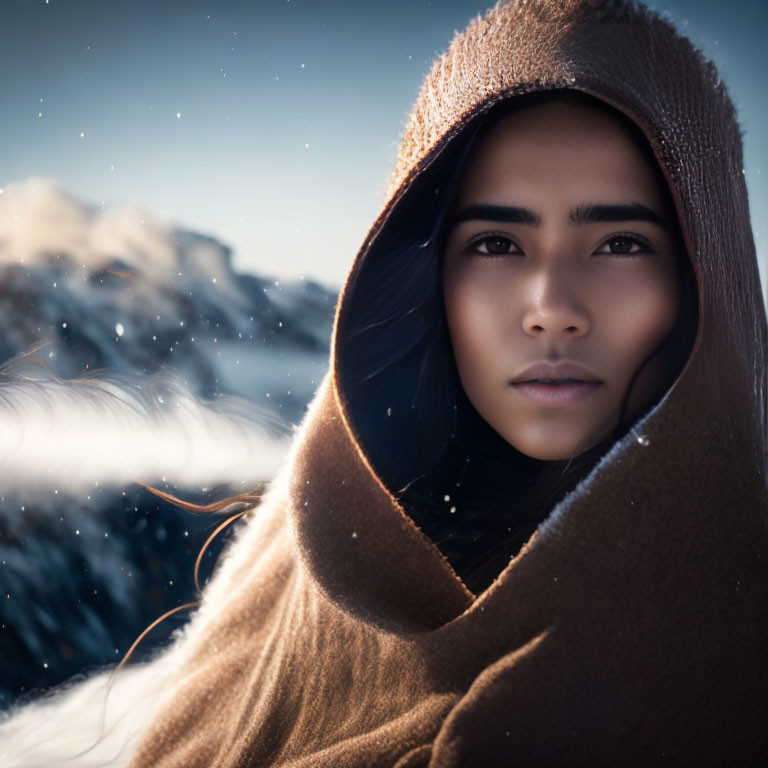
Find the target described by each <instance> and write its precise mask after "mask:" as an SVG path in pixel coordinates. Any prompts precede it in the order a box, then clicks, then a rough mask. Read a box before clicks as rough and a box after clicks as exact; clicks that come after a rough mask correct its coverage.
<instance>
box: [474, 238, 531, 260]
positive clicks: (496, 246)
mask: <svg viewBox="0 0 768 768" xmlns="http://www.w3.org/2000/svg"><path fill="white" fill-rule="evenodd" d="M470 250H471V251H475V252H476V253H485V254H488V255H490V256H503V255H505V254H508V253H520V249H519V248H518V247H517V246H516V245H515V243H514V242H513V241H512V240H510V239H509V238H508V237H503V236H502V235H489V236H488V237H484V238H482V239H480V240H475V242H474V243H473V244H472V245H471V246H470Z"/></svg>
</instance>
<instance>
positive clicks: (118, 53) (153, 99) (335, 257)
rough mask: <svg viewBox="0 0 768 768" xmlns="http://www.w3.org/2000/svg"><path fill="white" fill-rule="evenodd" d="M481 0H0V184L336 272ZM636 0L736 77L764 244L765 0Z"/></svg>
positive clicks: (291, 266) (253, 261) (333, 281)
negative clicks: (54, 183)
mask: <svg viewBox="0 0 768 768" xmlns="http://www.w3.org/2000/svg"><path fill="white" fill-rule="evenodd" d="M489 4H490V3H487V2H477V1H476V0H444V1H442V2H440V1H439V0H432V1H431V2H429V1H427V0H394V1H393V2H388V3H348V2H340V0H333V1H332V2H310V0H255V1H251V2H244V1H242V0H220V1H219V2H215V1H214V0H164V2H154V1H153V0H133V1H132V2H119V1H118V0H109V1H107V2H105V0H48V1H46V0H5V2H4V3H3V4H2V9H1V10H0V66H2V71H3V72H4V73H5V76H4V78H3V84H2V87H0V136H2V138H3V143H2V147H3V151H2V161H3V162H2V171H1V172H0V186H2V185H3V184H8V183H10V182H13V181H21V180H23V179H26V178H28V177H31V176H41V177H47V178H53V179H56V180H58V181H59V182H60V183H61V185H62V186H63V188H64V189H66V190H68V191H70V192H71V193H73V194H74V195H76V196H77V197H79V198H81V199H83V200H85V201H87V202H90V203H94V204H97V205H99V204H103V205H104V206H105V208H106V209H109V208H110V207H112V206H116V205H119V204H123V203H138V204H141V205H142V206H144V207H145V208H146V209H148V210H149V211H152V212H153V213H154V214H155V215H157V216H159V217H160V218H161V219H165V220H170V221H173V222H176V223H179V224H180V225H182V226H185V227H188V228H191V229H195V230H197V231H201V232H204V233H207V234H210V235H213V236H215V237H216V238H218V239H219V240H221V241H222V242H224V243H226V244H228V245H229V246H231V247H232V249H233V255H234V264H235V266H236V267H237V268H239V269H241V270H246V271H252V272H256V273H261V274H267V275H273V276H277V277H298V276H300V275H304V276H308V277H314V278H316V279H319V280H321V281H322V282H324V283H326V284H328V285H329V286H335V285H338V284H339V283H340V282H341V281H342V279H343V277H344V274H345V272H346V270H347V268H348V266H349V264H350V263H351V260H352V258H353V256H354V254H355V252H356V250H357V248H358V247H359V245H360V243H361V242H362V239H363V237H364V235H365V233H366V231H367V229H368V227H369V226H370V224H371V223H372V221H373V219H374V217H375V215H376V213H377V212H378V210H379V208H380V206H381V205H382V203H383V201H384V190H385V186H386V182H387V180H388V177H389V174H390V172H391V169H392V164H393V162H394V158H395V154H396V149H397V144H398V140H399V136H400V133H401V130H402V127H403V125H404V122H405V119H406V117H407V115H408V112H409V110H410V107H411V105H412V103H413V101H414V100H415V97H416V94H417V91H418V88H419V85H420V83H421V80H422V78H423V76H424V74H425V73H426V72H427V71H428V68H429V65H430V62H431V61H432V59H433V58H434V57H435V56H436V55H437V54H438V53H440V52H441V51H442V50H443V49H444V48H445V47H446V46H447V44H448V42H449V40H450V39H451V37H452V36H453V34H454V31H455V30H457V29H462V28H463V27H464V26H465V25H466V23H467V21H468V20H469V19H470V18H472V17H473V16H475V15H476V14H477V13H479V12H482V11H484V10H485V9H486V8H487V7H488V5H489ZM650 4H651V5H652V6H654V7H656V8H658V9H660V10H662V11H664V12H666V13H668V15H669V17H670V18H671V19H672V21H674V22H675V23H676V24H678V25H679V26H680V27H681V28H682V29H683V31H685V33H686V34H688V36H689V37H690V38H691V39H692V40H693V42H694V43H695V44H696V45H698V46H699V47H701V48H702V49H703V50H704V51H705V53H706V54H707V55H708V56H710V57H711V58H713V59H714V61H715V62H716V64H717V65H718V66H719V68H720V71H721V73H722V74H723V76H724V79H725V80H726V82H727V83H728V84H729V86H730V88H731V92H732V95H733V98H734V101H735V102H736V104H737V106H738V109H739V115H740V119H741V122H742V125H743V127H744V130H745V142H746V169H747V182H748V184H749V188H750V192H751V195H752V213H753V221H754V229H755V231H756V234H757V236H758V248H759V252H760V255H761V259H762V260H765V258H766V256H767V254H766V248H765V245H764V242H763V241H764V239H765V238H766V234H765V232H764V231H763V230H764V224H763V222H764V219H765V210H766V204H767V203H768V182H766V178H765V176H766V174H765V172H764V170H763V169H765V168H766V167H768V163H767V162H766V161H767V159H768V132H766V130H765V128H764V126H765V125H766V122H767V121H768V99H767V98H766V96H765V91H764V87H763V83H762V82H761V73H765V72H766V71H768V53H767V49H766V46H765V41H764V31H765V29H766V27H767V26H768V24H767V22H768V10H766V8H767V6H766V5H765V4H764V3H757V2H747V1H746V0H734V2H731V3H727V4H726V3H722V2H713V1H711V0H651V2H650Z"/></svg>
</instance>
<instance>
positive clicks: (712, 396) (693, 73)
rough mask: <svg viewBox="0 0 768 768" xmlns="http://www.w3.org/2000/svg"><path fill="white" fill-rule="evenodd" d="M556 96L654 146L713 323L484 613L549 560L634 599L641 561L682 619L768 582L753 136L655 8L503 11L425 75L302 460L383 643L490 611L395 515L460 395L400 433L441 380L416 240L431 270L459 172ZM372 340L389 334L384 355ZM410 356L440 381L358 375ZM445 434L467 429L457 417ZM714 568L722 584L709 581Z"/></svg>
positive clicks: (317, 542)
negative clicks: (494, 129) (396, 410)
mask: <svg viewBox="0 0 768 768" xmlns="http://www.w3.org/2000/svg"><path fill="white" fill-rule="evenodd" d="M560 89H568V90H575V91H580V92H582V93H584V94H587V95H589V96H592V97H594V98H597V99H599V100H601V101H603V102H605V103H606V104H608V105H610V106H611V107H613V108H615V109H616V110H618V111H619V112H621V113H623V114H624V115H625V116H626V117H627V118H629V119H630V120H631V121H632V122H633V123H634V124H635V125H636V126H637V127H638V128H639V129H640V130H641V131H642V133H643V134H644V136H645V138H646V139H647V142H648V144H649V146H650V148H651V150H652V152H653V154H654V156H655V158H656V160H657V163H658V166H659V168H660V169H661V172H662V174H663V176H664V178H665V180H666V182H667V185H668V188H669V191H670V194H671V197H672V200H673V203H674V206H675V209H676V212H677V216H678V220H679V225H680V230H681V234H682V238H683V241H684V244H685V249H686V251H687V254H688V257H689V259H690V262H691V268H692V273H693V276H694V282H695V293H696V296H695V300H696V303H697V309H698V325H697V328H696V333H695V339H693V342H692V347H691V351H690V355H689V357H688V360H687V363H686V364H685V366H684V367H683V369H682V371H681V372H680V373H679V375H678V376H677V378H676V379H675V380H674V381H673V382H672V384H671V386H670V387H669V388H668V390H667V391H666V394H665V395H664V396H663V397H662V398H661V400H660V401H659V402H657V403H655V404H654V406H653V408H651V410H650V411H648V412H647V413H645V414H644V415H643V416H642V418H640V419H639V420H638V421H637V422H636V423H635V424H634V425H633V426H632V427H631V428H630V429H629V431H628V432H626V434H624V435H623V437H622V438H621V439H620V440H618V441H617V442H616V443H615V444H613V445H612V446H610V448H609V450H608V451H607V452H606V453H605V454H604V455H603V456H602V458H600V460H599V461H598V462H597V463H596V465H595V466H594V467H593V468H592V469H591V471H590V472H589V474H588V476H587V477H586V478H584V479H583V480H582V481H581V482H580V483H579V484H578V486H577V487H576V488H575V489H573V490H572V491H571V492H570V493H569V494H568V495H567V496H566V497H565V498H564V499H562V500H561V501H560V502H559V503H558V504H557V505H556V506H555V507H554V509H552V510H551V511H549V512H548V514H547V516H546V519H545V520H544V521H543V522H542V523H541V525H539V526H538V529H537V530H536V532H535V534H534V535H533V536H532V538H531V540H530V541H529V542H528V544H527V545H526V546H525V548H524V549H523V551H522V552H521V554H520V555H519V556H517V557H515V558H514V559H513V560H512V561H511V562H510V564H509V565H508V566H507V567H506V568H505V569H504V571H502V573H501V575H500V576H499V578H498V579H497V580H496V581H495V582H494V583H493V585H492V586H491V587H490V589H488V590H487V592H485V593H484V594H483V595H482V596H481V597H480V598H479V599H480V600H481V601H484V600H491V599H493V597H492V596H493V595H498V594H500V593H504V591H505V590H514V589H521V588H522V586H521V582H520V581H519V580H520V579H523V578H524V577H523V574H527V576H525V578H529V577H530V573H532V572H533V571H535V570H536V568H537V567H538V566H537V565H536V564H537V563H538V562H540V561H542V562H543V560H541V559H542V558H545V559H546V558H548V557H551V558H555V559H556V560H557V562H558V563H560V564H561V565H562V567H563V568H564V569H565V570H567V569H568V568H569V567H572V568H573V569H574V570H578V571H579V572H580V573H581V578H582V579H584V580H586V581H585V582H584V583H583V584H582V586H583V587H584V588H586V589H589V584H590V583H591V584H593V585H598V584H600V583H601V580H604V579H605V576H606V569H612V571H611V572H612V573H613V576H612V578H619V577H618V576H616V574H618V573H622V574H624V575H625V576H626V578H627V579H628V582H627V583H630V582H632V583H634V582H635V580H636V579H639V578H640V576H639V575H638V574H636V573H634V571H632V572H631V573H630V570H629V569H630V565H628V564H633V565H632V566H631V567H632V568H635V567H637V565H638V564H639V563H644V570H643V573H642V579H643V580H644V581H643V582H642V584H641V582H639V581H638V582H637V584H636V586H637V589H638V590H639V591H641V592H642V593H643V594H644V595H646V596H650V595H657V596H659V595H663V594H664V591H665V589H667V588H668V587H669V585H670V583H673V584H674V590H676V594H678V595H679V596H680V597H681V599H682V596H683V595H685V594H686V591H688V590H700V589H710V590H711V592H710V594H711V596H712V599H713V600H714V601H715V602H717V601H718V600H719V599H721V598H722V600H723V601H725V600H726V599H730V596H731V595H732V590H733V588H734V587H733V584H732V583H731V581H735V577H734V578H732V573H731V571H730V570H729V569H730V568H731V567H733V568H737V570H739V571H740V572H742V573H744V574H746V573H747V572H751V573H752V575H751V576H749V577H745V578H747V580H748V581H749V583H750V585H752V586H754V585H757V584H759V583H763V581H762V580H763V578H764V573H763V566H762V563H763V561H768V556H765V546H766V543H767V542H768V537H767V535H766V519H768V518H767V516H766V501H765V462H766V413H765V407H764V398H765V393H764V387H765V383H764V382H765V351H766V319H765V311H764V306H763V298H762V292H761V286H760V281H759V275H758V268H757V262H756V255H755V246H754V240H753V235H752V231H751V227H750V220H749V210H748V201H747V190H746V184H745V178H744V172H743V168H742V142H741V134H740V130H739V125H738V122H737V120H736V115H735V111H734V108H733V105H732V103H731V101H730V99H729V96H728V93H727V91H726V88H725V86H724V85H723V83H722V82H721V80H720V78H719V76H718V74H717V72H716V70H715V68H714V67H713V65H712V64H711V63H710V62H708V61H706V60H705V59H704V58H703V57H702V55H701V54H700V53H699V52H698V51H696V50H695V49H694V48H693V47H692V45H691V44H690V43H689V41H688V40H687V39H685V38H684V37H682V36H680V35H679V34H678V33H677V32H676V30H675V29H674V28H673V27H672V26H671V25H670V24H669V23H667V22H665V21H663V20H662V19H660V18H659V17H658V16H657V15H656V14H655V13H653V12H651V11H650V10H648V9H647V8H645V7H644V6H642V5H639V4H636V3H633V2H625V1H623V0H604V1H598V0H566V1H562V0H561V1H559V2H547V1H546V0H519V1H518V2H508V3H500V4H498V5H496V6H495V7H494V8H492V9H491V10H490V11H488V12H487V13H486V14H485V15H484V16H483V17H478V18H477V19H476V20H475V21H473V22H472V23H471V24H470V26H469V27H468V28H467V29H466V30H465V31H464V32H462V33H461V34H457V35H456V37H455V38H454V40H453V41H452V42H451V44H450V46H449V48H448V50H447V51H446V52H445V53H444V54H443V55H442V56H441V57H439V58H438V59H437V60H436V61H435V63H434V65H433V67H432V69H431V71H430V72H429V74H428V75H427V77H426V80H425V82H424V84H423V86H422V88H421V91H420V93H419V96H418V98H417V101H416V104H415V106H414V108H413V111H412V114H411V116H410V119H409V120H408V123H407V125H406V128H405V133H404V136H403V139H402V143H401V146H400V150H399V154H398V158H397V162H396V167H395V171H394V174H393V177H392V180H391V182H390V185H389V192H388V198H387V201H386V203H385V204H384V206H383V209H382V211H381V213H380V214H379V215H378V217H377V219H376V221H375V222H374V223H373V226H372V227H371V229H370V231H369V233H368V235H367V237H366V238H365V241H364V243H363V245H362V247H361V249H360V251H359V252H358V254H357V257H356V259H355V260H354V263H353V264H352V268H351V270H350V273H349V276H348V278H347V281H346V284H345V285H344V288H343V290H342V292H341V295H340V299H339V303H338V307H337V313H336V320H335V326H334V333H333V339H332V352H331V368H330V372H329V374H328V376H327V378H326V380H325V381H324V383H323V385H322V386H321V388H320V390H319V392H318V394H317V396H316V399H315V401H314V403H313V406H312V408H311V409H310V412H309V414H308V417H307V420H306V422H305V424H304V427H303V429H304V436H303V440H302V441H301V444H300V446H299V448H298V451H297V454H296V457H295V458H296V463H295V468H296V471H295V473H294V476H293V494H294V500H295V509H296V510H297V512H296V516H295V526H296V531H297V534H298V540H299V544H300V546H301V548H302V554H303V557H304V559H305V562H306V563H307V565H308V567H309V568H310V570H311V572H312V573H313V575H314V577H315V579H316V580H317V582H318V583H319V584H320V585H321V587H322V588H323V589H324V590H325V591H326V592H327V594H328V595H330V596H331V597H332V599H333V600H334V601H335V602H337V603H338V604H340V605H341V606H343V607H344V608H345V609H346V610H349V611H352V612H354V613H355V614H356V615H359V616H360V617H361V618H364V619H365V620H367V621H371V622H373V623H376V624H379V625H381V626H385V627H389V628H391V629H399V630H405V629H407V630H408V631H424V630H427V629H434V628H435V627H439V626H442V625H444V624H445V623H446V622H449V621H451V620H453V619H455V618H456V617H457V616H459V615H461V613H462V612H463V611H465V610H467V609H468V607H469V606H470V605H472V604H473V603H476V600H477V597H476V595H474V594H473V593H472V592H471V591H470V590H469V589H468V588H467V587H466V585H465V584H464V583H463V582H462V581H461V579H459V578H458V577H457V575H456V574H455V573H454V572H453V570H452V569H451V567H450V566H449V565H448V563H447V561H446V559H445V558H444V557H443V556H442V554H441V553H440V551H439V550H438V548H437V547H436V546H435V544H434V542H432V541H431V540H430V539H429V537H428V536H427V535H426V534H425V533H424V532H423V531H422V530H420V528H419V526H418V525H417V524H415V523H414V521H413V520H412V519H411V517H410V516H409V515H408V514H406V512H405V511H404V509H403V507H402V505H401V504H400V503H399V501H398V498H399V492H400V491H401V490H402V487H401V484H400V483H401V480H402V479H403V478H404V477H407V470H408V468H409V466H410V465H411V464H412V463H413V462H414V461H415V460H416V459H415V458H414V457H419V456H422V457H423V454H424V452H425V450H426V449H425V446H426V445H427V442H425V440H427V437H425V434H424V433H425V429H424V426H423V423H422V421H421V418H422V414H423V413H424V412H426V411H428V410H429V409H430V408H432V409H435V408H439V406H440V403H441V402H443V400H442V398H443V395H444V393H443V392H441V391H440V386H438V387H437V389H436V390H434V391H430V392H429V393H428V396H427V397H426V398H425V399H422V400H419V399H418V396H417V395H416V394H414V398H413V400H412V402H411V410H410V411H409V412H407V413H405V414H393V413H391V409H390V408H389V407H388V402H389V399H390V398H391V397H392V396H393V393H394V392H395V391H397V392H399V393H402V392H403V391H406V392H414V393H416V392H417V391H418V389H419V387H418V384H419V381H418V377H419V376H422V375H425V374H424V372H425V371H426V370H427V369H428V367H429V366H430V365H432V364H433V363H434V361H431V360H430V353H429V350H428V349H427V348H426V347H423V346H421V347H420V346H419V344H418V340H417V339H416V338H415V336H414V334H413V326H412V323H413V322H417V321H418V316H419V313H420V312H421V311H434V301H437V298H438V293H436V294H435V295H434V296H432V297H431V298H430V297H426V298H425V296H424V286H425V285H431V286H432V288H430V289H429V290H434V291H436V290H437V289H435V288H434V285H435V282H434V280H432V282H430V280H431V278H430V277H429V275H430V274H433V273H434V271H435V269H436V267H435V264H434V260H430V259H428V258H421V259H419V258H418V257H414V256H413V249H411V250H410V251H409V252H408V254H406V253H404V251H403V250H402V248H401V247H400V244H401V242H402V232H404V231H408V232H409V238H410V241H411V242H412V243H422V244H423V249H422V250H423V251H424V253H427V252H428V251H429V247H428V246H429V244H430V238H432V237H433V235H434V232H435V231H436V230H435V228H436V221H435V219H436V217H437V212H438V211H439V210H440V207H441V204H442V203H441V201H442V200H443V199H444V196H445V195H449V194H450V192H451V189H450V182H449V178H450V173H449V169H450V168H451V167H452V166H453V165H455V164H456V163H459V162H461V159H462V156H463V154H462V153H464V152H466V149H467V146H468V141H469V140H470V139H469V138H468V137H470V136H471V134H472V131H473V130H474V129H475V127H476V126H477V125H478V124H479V122H480V121H482V119H483V116H484V115H486V114H488V113H489V112H490V111H491V110H492V109H493V108H494V106H495V105H496V104H498V103H499V102H503V101H506V100H509V99H514V98H516V97H519V96H521V95H523V94H529V93H532V92H539V91H547V90H560ZM447 169H448V170H447ZM425 275H426V277H425ZM410 294H413V295H412V296H411V295H410ZM393 296H397V297H399V298H400V299H402V300H403V302H404V303H405V304H407V303H408V302H409V301H412V305H413V310H412V311H411V312H409V313H405V314H404V315H401V316H398V317H392V316H389V315H388V314H387V309H386V307H387V306H388V305H389V304H391V302H392V297H393ZM430 301H432V302H433V305H432V308H431V309H426V310H425V309H423V308H424V307H425V306H428V305H429V302H430ZM377 329H385V330H386V331H387V332H386V333H382V334H380V335H378V336H377ZM411 353H412V354H414V355H422V357H423V358H424V361H425V362H424V365H423V366H421V367H419V366H416V367H415V368H414V366H411V367H410V369H409V370H415V371H416V373H415V374H408V375H410V376H411V378H408V375H406V374H403V375H400V373H399V372H398V371H399V369H397V366H394V367H393V369H392V370H393V371H394V373H393V374H392V375H391V376H389V377H387V376H378V377H376V379H377V381H378V382H379V383H378V384H376V385H375V386H373V385H371V386H367V384H366V382H367V381H371V380H372V379H371V378H370V376H368V377H367V378H366V377H365V376H364V377H358V378H355V376H356V374H355V373H351V371H353V370H359V363H360V361H361V360H364V362H365V363H366V364H365V365H364V366H363V368H364V369H365V370H367V371H369V372H371V371H379V370H383V369H384V368H386V366H387V365H389V364H390V363H391V362H392V361H393V360H395V359H396V358H399V357H402V356H403V355H406V354H411ZM435 364H438V363H435ZM441 364H442V363H441ZM414 375H415V377H416V378H415V379H414V378H413V377H414ZM443 423H444V424H445V425H446V426H445V429H448V430H450V429H451V428H452V427H451V422H450V419H444V420H443ZM387 434H389V435H390V436H391V437H392V439H393V440H394V444H396V445H398V446H399V447H400V450H399V453H398V455H400V454H402V461H401V464H400V465H399V467H396V468H395V469H396V472H395V474H396V475H397V477H396V478H395V479H394V480H393V479H392V477H387V476H384V473H382V471H381V468H380V466H379V465H378V463H377V460H376V457H375V448H374V444H375V443H377V441H378V440H379V437H380V436H382V435H387ZM401 470H402V471H401ZM398 472H400V474H397V473H398ZM617 547H619V548H620V549H617ZM544 553H549V554H548V555H546V557H545V555H544ZM761 556H763V557H762V559H761ZM617 558H618V559H617ZM713 561H717V563H718V564H719V565H718V568H717V573H715V571H714V570H713V569H711V568H708V567H707V564H708V563H710V562H713ZM531 569H533V570H531ZM702 569H704V571H702ZM750 569H753V570H752V571H750ZM542 573H543V572H542ZM672 574H674V576H673V575H672ZM723 574H727V580H728V583H727V584H725V583H724V582H723V581H722V578H721V577H722V576H723ZM758 574H760V575H759V576H758ZM547 578H549V577H547ZM670 580H671V581H670ZM743 584H744V582H742V585H743ZM755 588H756V589H757V587H755ZM742 589H744V587H743V586H742ZM763 589H764V587H760V590H763ZM747 591H748V590H747ZM506 594H507V595H508V594H509V592H506ZM518 594H519V592H518ZM628 594H632V591H631V589H630V592H628ZM762 610H763V611H764V609H762Z"/></svg>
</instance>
